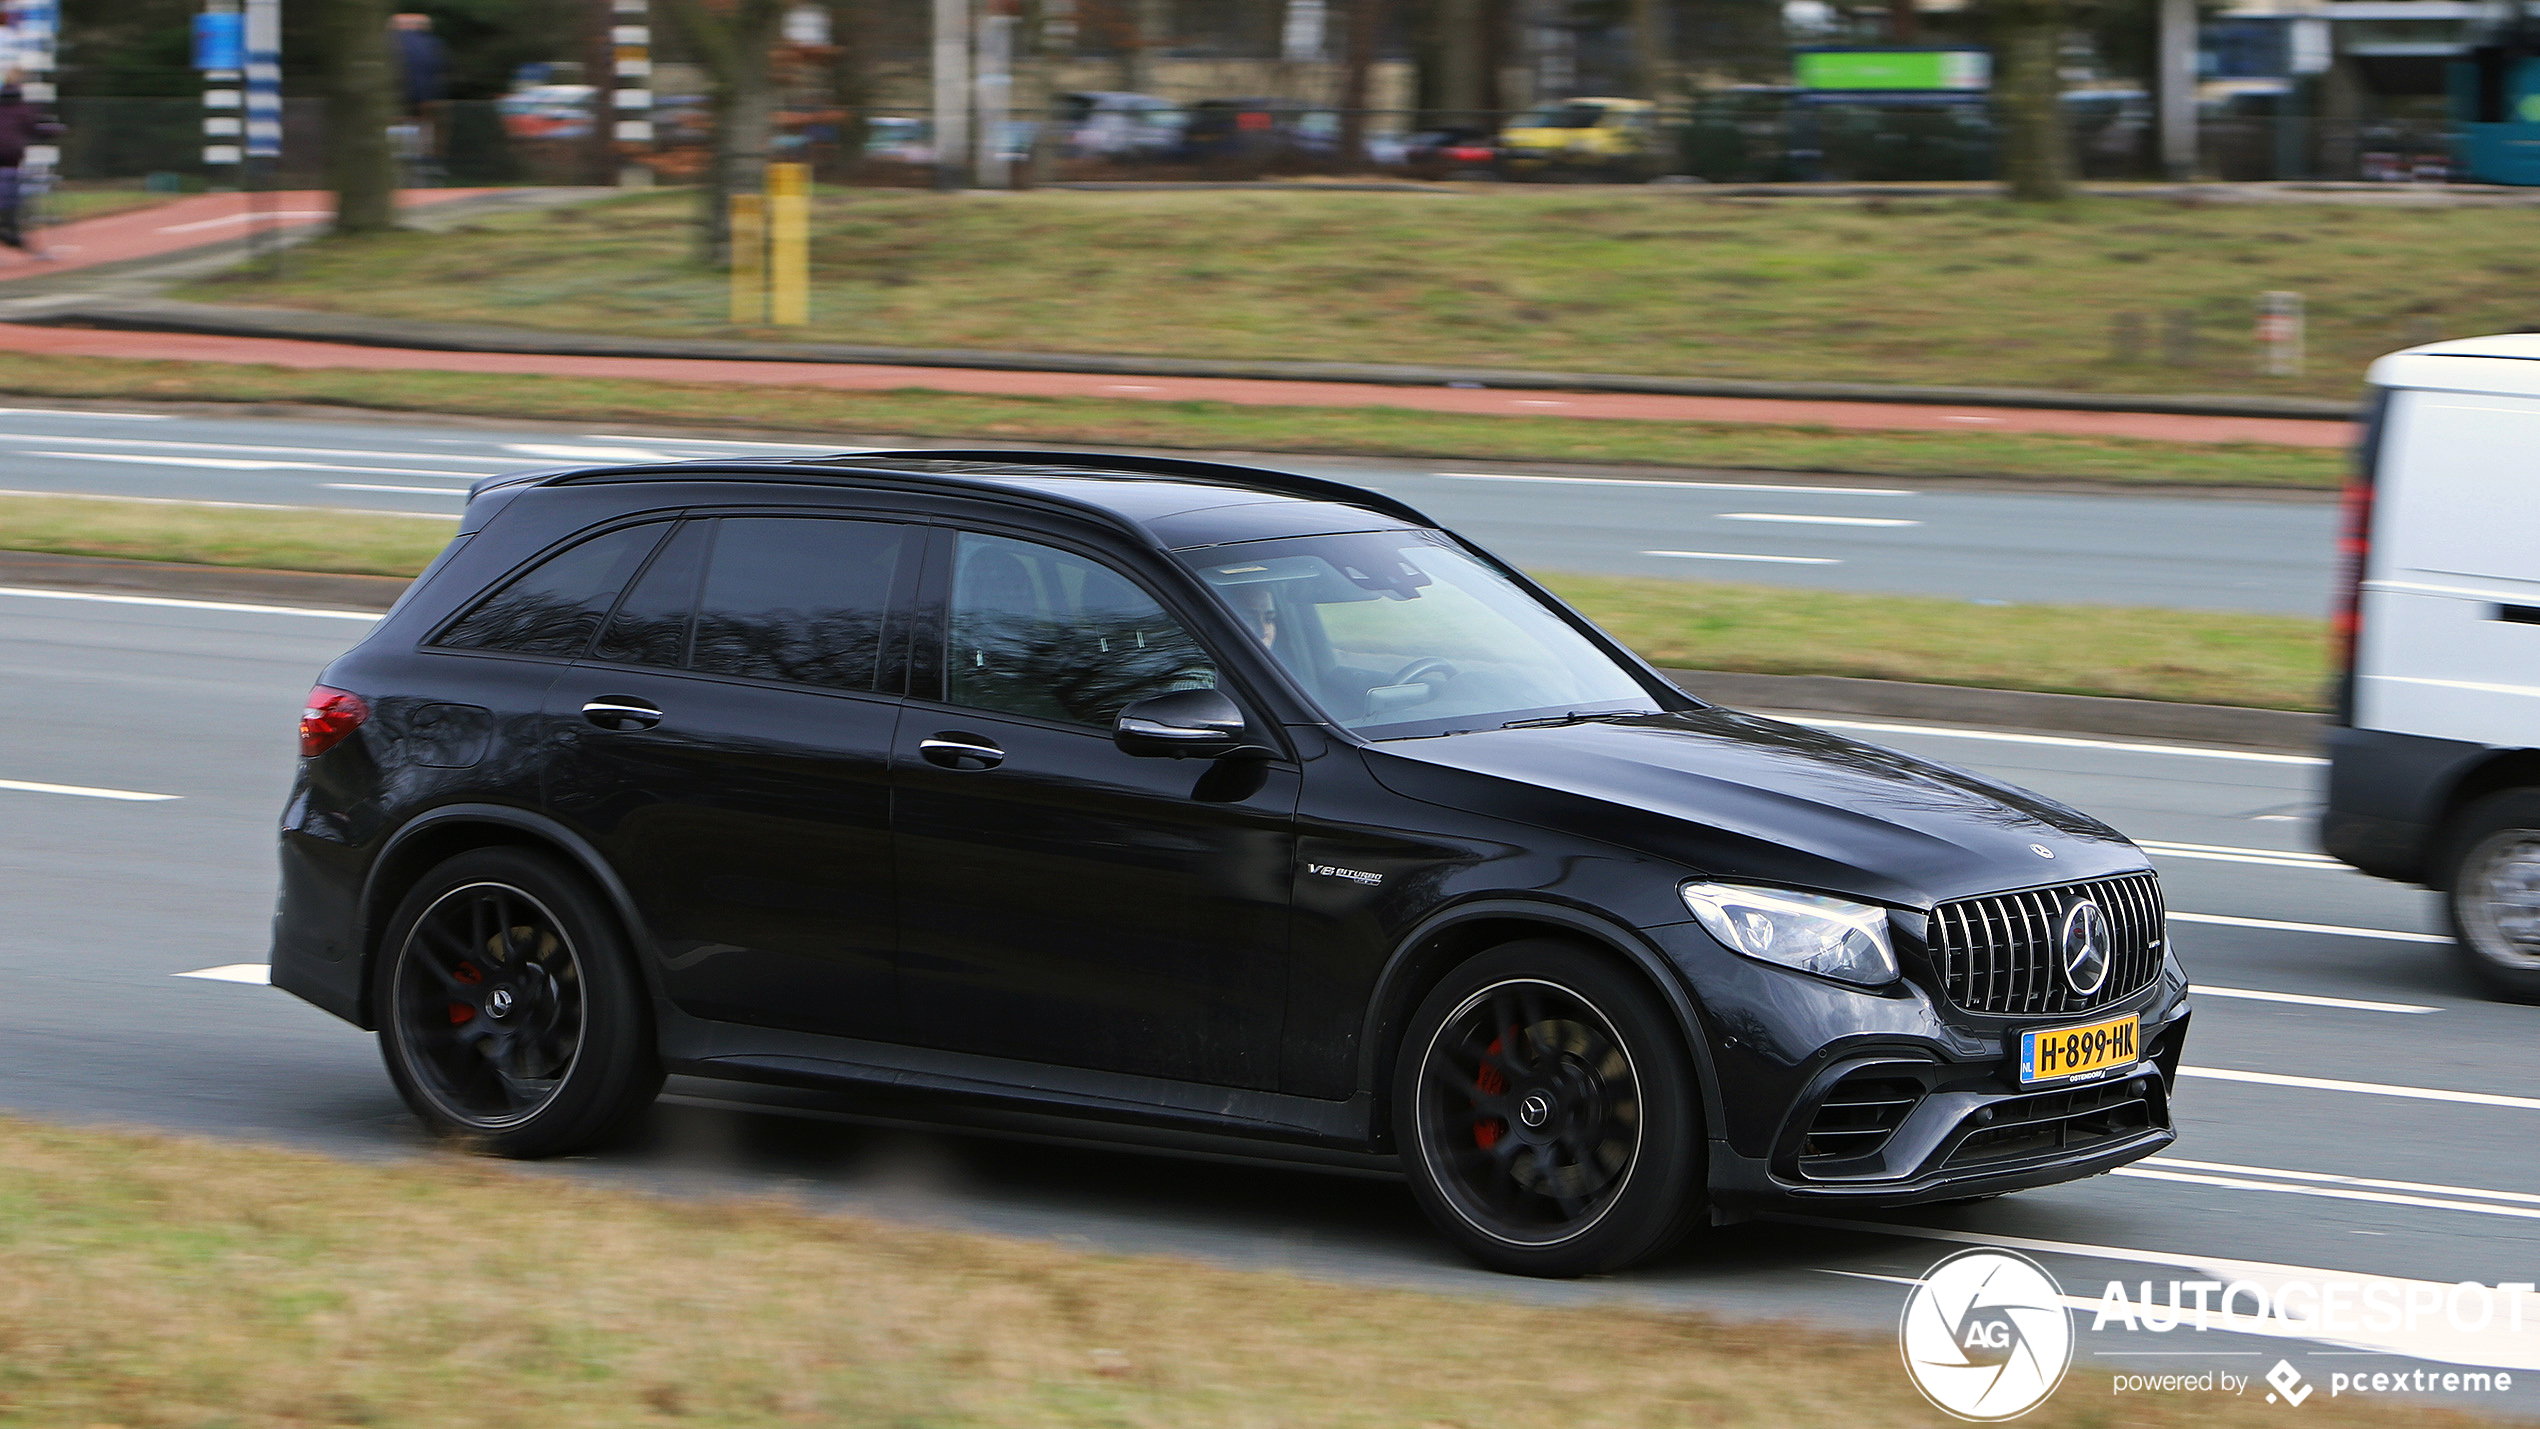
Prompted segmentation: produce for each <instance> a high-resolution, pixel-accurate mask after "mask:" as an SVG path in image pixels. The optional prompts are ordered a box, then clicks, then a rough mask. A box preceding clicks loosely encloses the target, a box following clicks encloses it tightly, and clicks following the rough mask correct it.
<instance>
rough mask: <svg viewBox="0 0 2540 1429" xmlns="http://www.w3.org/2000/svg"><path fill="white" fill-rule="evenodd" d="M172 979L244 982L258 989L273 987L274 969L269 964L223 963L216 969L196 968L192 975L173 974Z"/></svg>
mask: <svg viewBox="0 0 2540 1429" xmlns="http://www.w3.org/2000/svg"><path fill="white" fill-rule="evenodd" d="M169 976H171V977H199V978H201V979H202V980H203V981H205V982H244V983H252V984H254V985H255V986H257V987H271V986H272V985H273V968H272V966H271V965H270V964H267V963H223V964H221V965H220V966H219V967H216V968H196V969H195V970H194V971H192V972H190V973H171V974H169Z"/></svg>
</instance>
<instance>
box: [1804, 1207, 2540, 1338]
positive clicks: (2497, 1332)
mask: <svg viewBox="0 0 2540 1429" xmlns="http://www.w3.org/2000/svg"><path fill="white" fill-rule="evenodd" d="M1769 1219H1772V1220H1776V1221H1780V1222H1783V1223H1785V1224H1788V1225H1802V1226H1816V1227H1819V1228H1821V1229H1825V1230H1838V1231H1855V1232H1860V1233H1863V1234H1867V1235H1889V1236H1905V1237H1908V1238H1910V1239H1914V1240H1934V1241H1941V1242H1944V1243H1946V1244H1950V1245H1980V1246H1990V1247H1998V1248H2001V1249H2006V1250H2024V1251H2027V1252H2029V1253H2030V1254H2032V1255H2071V1256H2079V1257H2082V1258H2083V1259H2086V1260H2113V1261H2117V1262H2119V1263H2121V1264H2128V1265H2157V1266H2163V1267H2174V1268H2177V1269H2181V1270H2192V1271H2197V1272H2199V1273H2200V1274H2202V1275H2204V1276H2206V1277H2208V1278H2211V1279H2215V1280H2220V1281H2222V1282H2224V1283H2225V1284H2229V1283H2231V1282H2232V1281H2236V1280H2246V1281H2249V1282H2251V1283H2252V1284H2255V1285H2258V1286H2260V1287H2262V1288H2263V1289H2265V1291H2266V1292H2267V1297H2268V1299H2269V1300H2270V1301H2271V1302H2272V1301H2274V1300H2275V1299H2276V1298H2277V1291H2278V1290H2279V1289H2280V1288H2281V1287H2283V1286H2284V1285H2286V1284H2287V1283H2292V1282H2298V1283H2300V1284H2302V1285H2305V1286H2308V1287H2309V1288H2310V1290H2311V1294H2312V1296H2313V1299H2312V1301H2311V1302H2309V1303H2311V1304H2316V1302H2317V1297H2318V1293H2319V1289H2320V1287H2321V1286H2323V1285H2329V1284H2356V1285H2359V1286H2360V1287H2361V1288H2360V1290H2359V1292H2358V1295H2359V1298H2358V1300H2357V1302H2356V1303H2358V1304H2360V1303H2366V1302H2367V1301H2371V1300H2372V1292H2373V1291H2375V1290H2380V1291H2382V1292H2383V1294H2385V1295H2388V1296H2390V1297H2391V1298H2390V1300H2389V1303H2390V1304H2393V1305H2407V1304H2412V1303H2413V1304H2425V1303H2428V1302H2427V1301H2426V1300H2425V1299H2423V1298H2422V1297H2424V1296H2427V1295H2431V1296H2433V1297H2434V1298H2433V1300H2432V1302H2431V1303H2434V1304H2438V1305H2439V1304H2441V1303H2443V1299H2442V1297H2443V1296H2445V1295H2447V1294H2449V1293H2451V1290H2452V1287H2451V1286H2450V1285H2449V1284H2446V1283H2443V1282H2440V1281H2432V1280H2407V1279H2402V1278H2400V1277H2398V1276H2393V1275H2374V1274H2370V1273H2367V1272H2361V1271H2353V1270H2331V1269H2326V1268H2324V1267H2320V1266H2310V1265H2284V1264H2279V1263H2276V1262H2273V1261H2264V1260H2233V1259H2230V1258H2228V1257H2225V1256H2216V1255H2181V1254H2178V1253H2175V1252H2171V1251H2158V1250H2138V1249H2136V1248H2134V1247H2132V1246H2123V1245H2092V1244H2089V1243H2087V1242H2082V1241H2066V1240H2040V1239H2038V1238H2036V1237H2034V1236H2016V1235H1997V1234H1993V1233H1989V1232H1985V1231H1960V1230H1941V1229H1938V1228H1937V1227H1932V1226H1909V1225H1890V1224H1887V1223H1886V1222H1883V1221H1854V1220H1837V1219H1835V1218H1833V1217H1831V1216H1791V1215H1773V1216H1770V1217H1769ZM2132 1289H2133V1287H2131V1286H2129V1287H2128V1293H2129V1294H2131V1293H2132ZM2412 1291H2413V1292H2415V1293H2416V1294H2417V1295H2418V1296H2419V1297H2420V1298H2418V1299H2416V1300H2414V1301H2411V1300H2410V1299H2409V1295H2410V1292H2412ZM2498 1293H2499V1294H2500V1295H2501V1294H2504V1293H2507V1292H2498ZM2513 1293H2516V1294H2518V1297H2519V1299H2518V1302H2509V1303H2507V1304H2504V1305H2500V1306H2497V1307H2496V1313H2495V1315H2494V1316H2493V1318H2492V1319H2491V1320H2490V1322H2489V1324H2488V1327H2487V1328H2486V1329H2484V1330H2476V1331H2455V1330H2452V1329H2451V1328H2449V1326H2448V1325H2444V1324H2442V1323H2441V1320H2442V1317H2440V1316H2437V1317H2435V1321H2434V1322H2433V1323H2430V1324H2428V1325H2427V1326H2426V1327H2425V1328H2423V1329H2419V1330H2414V1331H2407V1330H2388V1331H2383V1330H2368V1329H2364V1328H2362V1326H2361V1324H2360V1323H2359V1322H2357V1323H2349V1324H2339V1325H2332V1324H2328V1323H2324V1322H2323V1321H2322V1320H2321V1318H2320V1317H2319V1316H2318V1315H2317V1314H2316V1313H2314V1314H2311V1315H2306V1316H2303V1317H2301V1318H2299V1319H2296V1320H2293V1321H2287V1320H2285V1319H2283V1318H2280V1317H2277V1316H2269V1317H2267V1318H2265V1319H2260V1318H2258V1317H2256V1316H2254V1315H2251V1314H2249V1313H2247V1310H2246V1307H2247V1304H2248V1301H2247V1300H2246V1298H2245V1297H2244V1298H2243V1299H2242V1300H2241V1302H2240V1303H2241V1306H2242V1307H2243V1308H2242V1313H2240V1314H2238V1315H2235V1316H2232V1317H2230V1318H2228V1319H2226V1318H2224V1317H2223V1316H2221V1315H2219V1314H2217V1315H2215V1316H2214V1317H2213V1321H2212V1323H2213V1326H2214V1328H2216V1329H2219V1330H2230V1331H2233V1332H2236V1333H2239V1334H2247V1335H2262V1336H2266V1337H2268V1338H2271V1339H2288V1340H2317V1341H2323V1342H2325V1343H2328V1344H2333V1345H2340V1346H2344V1347H2346V1348H2349V1349H2369V1350H2375V1351H2379V1352H2382V1353H2385V1354H2398V1355H2409V1356H2413V1357H2415V1358H2418V1359H2428V1360H2439V1361H2442V1362H2443V1363H2445V1364H2465V1365H2488V1366H2497V1367H2501V1368H2504V1369H2540V1349H2535V1347H2534V1346H2533V1345H2532V1344H2530V1343H2529V1341H2530V1339H2531V1337H2530V1335H2529V1334H2527V1333H2522V1332H2518V1331H2516V1330H2512V1329H2509V1328H2507V1327H2508V1326H2511V1325H2519V1324H2521V1323H2522V1322H2523V1321H2524V1320H2534V1321H2540V1295H2534V1294H2533V1293H2531V1292H2529V1291H2521V1292H2513ZM2064 1303H2065V1304H2067V1305H2069V1306H2071V1307H2073V1308H2074V1309H2077V1310H2080V1311H2082V1312H2084V1313H2089V1312H2092V1311H2096V1310H2097V1309H2098V1308H2099V1305H2100V1302H2099V1301H2098V1299H2096V1298H2094V1297H2090V1296H2083V1295H2067V1296H2065V1297H2064ZM2375 1303H2377V1302H2375ZM2346 1313H2347V1314H2349V1315H2352V1314H2354V1313H2355V1312H2354V1311H2352V1309H2351V1308H2350V1309H2349V1310H2348V1311H2347V1312H2346Z"/></svg>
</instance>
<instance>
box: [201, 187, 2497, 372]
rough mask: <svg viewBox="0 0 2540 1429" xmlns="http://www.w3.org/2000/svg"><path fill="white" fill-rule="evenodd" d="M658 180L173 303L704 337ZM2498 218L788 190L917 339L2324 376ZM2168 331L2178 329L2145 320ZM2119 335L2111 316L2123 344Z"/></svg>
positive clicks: (840, 264) (1534, 361)
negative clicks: (2297, 366)
mask: <svg viewBox="0 0 2540 1429" xmlns="http://www.w3.org/2000/svg"><path fill="white" fill-rule="evenodd" d="M694 205H695V200H694V199H693V198H692V197H690V196H689V195H687V194H685V193H678V192H661V193H652V194H645V195H639V196H635V197H630V198H624V199H612V200H606V201H602V202H599V203H594V204H588V205H576V206H573V207H570V208H558V209H550V210H546V211H544V212H541V213H534V214H514V215H504V216H499V217H491V218H486V219H482V220H479V221H477V222H475V223H473V224H471V225H468V226H467V228H465V229H463V230H462V231H459V232H455V233H444V234H395V235H388V236H384V237H381V238H377V239H363V240H358V241H350V242H325V243H318V244H312V245H310V246H309V247H307V248H304V249H300V250H297V251H295V253H294V255H293V257H292V260H291V269H290V272H289V273H288V274H287V275H286V276H285V277H284V278H283V279H282V280H281V281H279V282H273V281H264V280H249V279H243V278H242V279H237V280H232V281H221V282H210V283H203V284H198V285H196V286H195V287H194V288H193V289H192V290H191V294H192V296H195V297H197V298H201V299H205V300H207V301H214V302H221V301H226V302H257V303H275V304H285V305H297V306H305V307H311V308H323V309H327V310H331V311H340V312H355V313H370V314H377V315H381V316H391V317H414V318H439V319H445V320H452V321H469V320H476V321H488V322H499V323H505V324H513V325H532V326H544V327H552V328H557V329H565V330H572V331H589V332H622V333H641V334H653V335H694V334H725V333H730V332H733V331H735V329H733V328H732V327H730V326H729V311H730V310H729V303H728V298H727V296H726V290H725V285H724V280H723V277H722V275H721V274H719V273H716V272H713V271H711V270H709V269H707V268H705V267H704V266H702V265H700V264H698V263H696V262H695V261H694V260H693V258H692V257H691V256H690V253H691V248H692V241H691V238H690V236H689V228H688V225H689V223H690V221H691V219H692V216H693V212H694ZM2530 222H2531V217H2530V214H2529V213H2528V212H2526V211H2523V210H2520V209H2510V208H2450V207H2424V208H2419V207H2416V206H2413V205H2411V206H2408V207H2399V206H2388V207H2383V206H2362V205H2351V204H2348V205H2338V204H2298V205H2293V204H2278V203H2266V204H2202V205H2198V204H2182V203H2175V202H2158V201H2152V200H2146V199H2126V198H2088V197H2085V198H2076V199H2074V200H2073V201H2071V202H2069V203H2063V204H2053V205H2045V204H2031V205H2018V204H2011V203H2006V202H2003V201H2001V200H1999V199H1997V198H1993V197H1989V196H1981V195H1966V196H1950V195H1940V194H1935V195H1932V196H1930V197H1925V198H1915V199H1911V200H1899V199H1873V200H1868V201H1864V202H1844V201H1829V200H1823V199H1809V200H1765V199H1754V198H1738V197H1732V196H1710V195H1706V194H1704V193H1703V192H1702V191H1701V190H1700V189H1699V188H1692V189H1690V190H1688V189H1686V188H1675V189H1657V190H1642V191H1637V192H1631V191H1624V192H1616V191H1599V192H1588V193H1582V192H1578V191H1575V190H1573V191H1568V192H1565V191H1563V190H1562V189H1561V188H1558V187H1534V186H1526V185H1511V186H1506V187H1500V188H1488V187H1481V188H1468V189H1465V190H1463V191H1462V192H1460V193H1457V194H1454V195H1452V196H1440V195H1436V194H1336V193H1296V192H1282V193H1263V192H1154V193H1070V192H1058V191H1046V190H1045V191H1041V192H1036V193H1021V194H1004V195H979V194H970V195H958V196H944V195H937V194H931V193H924V192H916V191H897V190H893V191H884V190H859V191H853V192H832V193H828V194H824V195H823V196H821V197H820V198H819V199H818V200H817V201H816V204H815V210H814V220H813V224H814V228H813V234H812V240H811V252H812V264H813V269H812V283H813V290H814V293H815V299H814V303H813V313H812V317H813V322H812V325H811V326H810V327H808V328H798V329H791V330H781V331H770V332H766V333H764V334H761V335H764V336H769V337H784V336H788V335H793V336H801V337H806V338H813V339H828V340H833V341H862V342H871V341H876V340H880V341H887V342H891V343H898V344H906V345H909V346H917V347H974V348H1007V349H1025V350H1044V351H1045V350H1049V349H1052V348H1059V349H1064V350H1068V351H1081V352H1108V353H1136V354H1168V353H1169V354H1180V355H1187V356H1197V357H1226V358H1302V359H1323V360H1333V361H1361V362H1452V363H1461V364H1467V365H1472V366H1481V367H1528V368H1558V369H1567V370H1570V371H1591V372H1638V373H1658V374H1665V375H1671V376H1738V377H1764V378H1783V379H1820V380H1825V379H1836V380H1850V381H1863V382H1907V383H1947V384H1969V385H1994V386H2014V387H2051V388H2065V389H2080V390H2099V391H2133V392H2272V393H2306V394H2311V395H2318V396H2328V397H2346V396H2350V395H2351V394H2352V393H2353V391H2354V388H2355V384H2356V382H2357V380H2358V378H2359V377H2360V376H2361V374H2362V371H2363V368H2364V365H2365V364H2366V363H2367V362H2369V361H2371V360H2372V359H2373V358H2374V357H2376V356H2378V355H2380V354H2381V353H2384V352H2387V351H2389V350H2391V349H2393V348H2396V347H2402V346H2406V345H2408V344H2410V343H2413V342H2424V341H2431V340H2432V339H2433V338H2435V337H2437V336H2444V335H2459V334H2464V333H2474V332H2500V331H2512V330H2514V329H2516V328H2520V327H2525V326H2528V325H2529V324H2530V321H2531V316H2532V314H2531V302H2530V296H2529V292H2530V282H2529V277H2530V275H2531V273H2532V272H2533V271H2534V269H2535V267H2540V264H2535V262H2534V260H2533V258H2532V256H2531V253H2530V238H2529V228H2530ZM2269 290H2291V291H2294V292H2298V293H2301V294H2302V295H2303V296H2304V298H2305V299H2306V300H2307V302H2308V322H2309V327H2308V345H2309V355H2310V366H2309V368H2308V371H2307V372H2306V374H2304V375H2302V376H2298V377H2266V376H2261V375H2259V374H2258V373H2257V372H2256V370H2255V365H2254V363H2253V361H2252V359H2253V357H2254V355H2255V349H2254V345H2253V341H2252V337H2251V318H2252V314H2253V305H2254V304H2255V302H2256V299H2257V296H2258V294H2260V293H2262V292H2266V291H2269ZM2177 314H2184V315H2186V320H2187V321H2189V322H2190V323H2191V324H2192V325H2193V326H2192V329H2191V332H2190V333H2189V334H2188V340H2187V342H2186V343H2185V349H2184V350H2183V351H2182V350H2179V347H2178V345H2177V344H2176V343H2174V342H2173V341H2172V340H2171V339H2170V338H2169V336H2168V332H2169V326H2168V325H2169V324H2170V323H2171V322H2172V321H2173V315H2177ZM2129 333H2130V334H2131V337H2129V336H2128V334H2129Z"/></svg>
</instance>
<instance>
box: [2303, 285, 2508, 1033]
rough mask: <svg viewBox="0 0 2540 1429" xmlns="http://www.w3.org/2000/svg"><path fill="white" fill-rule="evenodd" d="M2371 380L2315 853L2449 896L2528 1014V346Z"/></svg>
mask: <svg viewBox="0 0 2540 1429" xmlns="http://www.w3.org/2000/svg"><path fill="white" fill-rule="evenodd" d="M2367 381H2368V382H2369V383H2370V384H2371V386H2370V389H2369V391H2370V394H2371V402H2370V405H2369V408H2368V411H2367V415H2366V423H2365V428H2364V433H2363V441H2362V444H2361V448H2360V452H2359V460H2358V461H2357V463H2356V474H2355V478H2354V480H2353V482H2352V484H2350V485H2349V486H2348V488H2347V492H2346V525H2345V541H2344V544H2345V551H2344V554H2345V557H2346V580H2345V590H2344V599H2343V603H2342V606H2341V609H2340V610H2339V612H2338V622H2337V633H2338V640H2339V646H2340V649H2339V652H2338V653H2339V656H2340V659H2339V662H2338V668H2339V670H2340V678H2339V681H2338V690H2337V699H2336V705H2337V710H2336V715H2335V717H2334V719H2333V721H2332V726H2331V728H2330V731H2329V735H2328V753H2329V781H2328V809H2327V812H2326V813H2325V814H2324V815H2323V817H2322V819H2321V826H2320V842H2321V844H2322V846H2324V847H2325V848H2326V849H2327V850H2328V851H2329V852H2330V853H2332V854H2334V855H2336V856H2337V857H2338V858H2341V859H2344V860H2345V861H2346V862H2348V863H2350V864H2353V865H2354V866H2355V867H2357V868H2360V869H2362V870H2363V871H2365V872H2366V873H2372V874H2378V875H2380V876H2381V877H2384V878H2396V879H2404V880H2406V881H2409V882H2414V883H2422V884H2424V885H2426V886H2427V887H2429V888H2433V889H2435V890H2437V891H2440V892H2443V893H2445V894H2446V895H2447V903H2448V906H2449V908H2450V910H2451V916H2452V925H2453V927H2452V931H2453V936H2454V937H2455V938H2456V939H2458V941H2459V946H2460V950H2461V957H2462V961H2463V962H2464V964H2465V965H2466V966H2467V967H2468V968H2469V969H2470V970H2471V971H2472V972H2474V973H2475V974H2476V975H2477V976H2478V977H2479V979H2480V980H2481V981H2483V982H2484V983H2485V984H2486V985H2487V986H2488V987H2489V988H2490V989H2491V990H2492V991H2494V992H2495V993H2497V994H2498V995H2500V996H2503V997H2509V998H2513V999H2515V1000H2517V1001H2526V1002H2528V1001H2540V334H2526V335H2519V336H2508V337H2481V338H2470V339H2466V340H2464V341H2459V342H2442V343H2435V344H2432V345H2430V346H2426V347H2418V348H2410V349H2409V350H2407V351H2405V352H2397V353H2392V354H2391V355H2390V356H2388V357H2384V358H2382V359H2381V360H2380V361H2378V362H2376V363H2374V364H2373V365H2372V370H2371V372H2370V373H2369V374H2368V376H2367Z"/></svg>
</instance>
